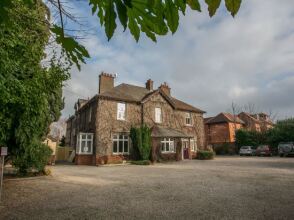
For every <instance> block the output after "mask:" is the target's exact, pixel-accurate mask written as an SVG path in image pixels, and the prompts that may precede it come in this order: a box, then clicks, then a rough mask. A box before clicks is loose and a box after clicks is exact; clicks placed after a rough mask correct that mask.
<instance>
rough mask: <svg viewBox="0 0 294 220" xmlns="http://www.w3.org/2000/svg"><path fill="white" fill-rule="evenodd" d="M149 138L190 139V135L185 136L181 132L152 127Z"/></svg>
mask: <svg viewBox="0 0 294 220" xmlns="http://www.w3.org/2000/svg"><path fill="white" fill-rule="evenodd" d="M151 137H169V138H192V137H193V136H192V135H187V134H185V133H184V132H182V131H179V130H175V129H172V128H164V127H161V126H154V127H153V128H152V132H151Z"/></svg>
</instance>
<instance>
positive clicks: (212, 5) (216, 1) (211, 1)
mask: <svg viewBox="0 0 294 220" xmlns="http://www.w3.org/2000/svg"><path fill="white" fill-rule="evenodd" d="M205 2H206V4H207V5H208V11H209V16H210V17H212V16H213V15H214V14H215V12H216V10H217V9H218V8H219V6H220V3H221V0H205Z"/></svg>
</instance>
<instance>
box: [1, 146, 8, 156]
mask: <svg viewBox="0 0 294 220" xmlns="http://www.w3.org/2000/svg"><path fill="white" fill-rule="evenodd" d="M0 155H1V156H7V147H1V152H0Z"/></svg>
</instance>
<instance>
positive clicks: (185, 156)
mask: <svg viewBox="0 0 294 220" xmlns="http://www.w3.org/2000/svg"><path fill="white" fill-rule="evenodd" d="M182 149H183V152H182V158H183V159H184V160H185V159H189V140H188V139H183V140H182Z"/></svg>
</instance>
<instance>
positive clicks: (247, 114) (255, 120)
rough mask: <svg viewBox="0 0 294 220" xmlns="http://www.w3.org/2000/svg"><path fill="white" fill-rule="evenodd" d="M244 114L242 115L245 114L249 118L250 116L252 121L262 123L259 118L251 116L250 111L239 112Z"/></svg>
mask: <svg viewBox="0 0 294 220" xmlns="http://www.w3.org/2000/svg"><path fill="white" fill-rule="evenodd" d="M240 115H241V116H242V115H244V116H245V117H247V118H249V119H250V120H252V121H254V122H256V123H260V121H259V120H257V119H256V118H254V117H253V116H251V115H250V114H249V113H247V112H241V113H240V114H239V116H240Z"/></svg>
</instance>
